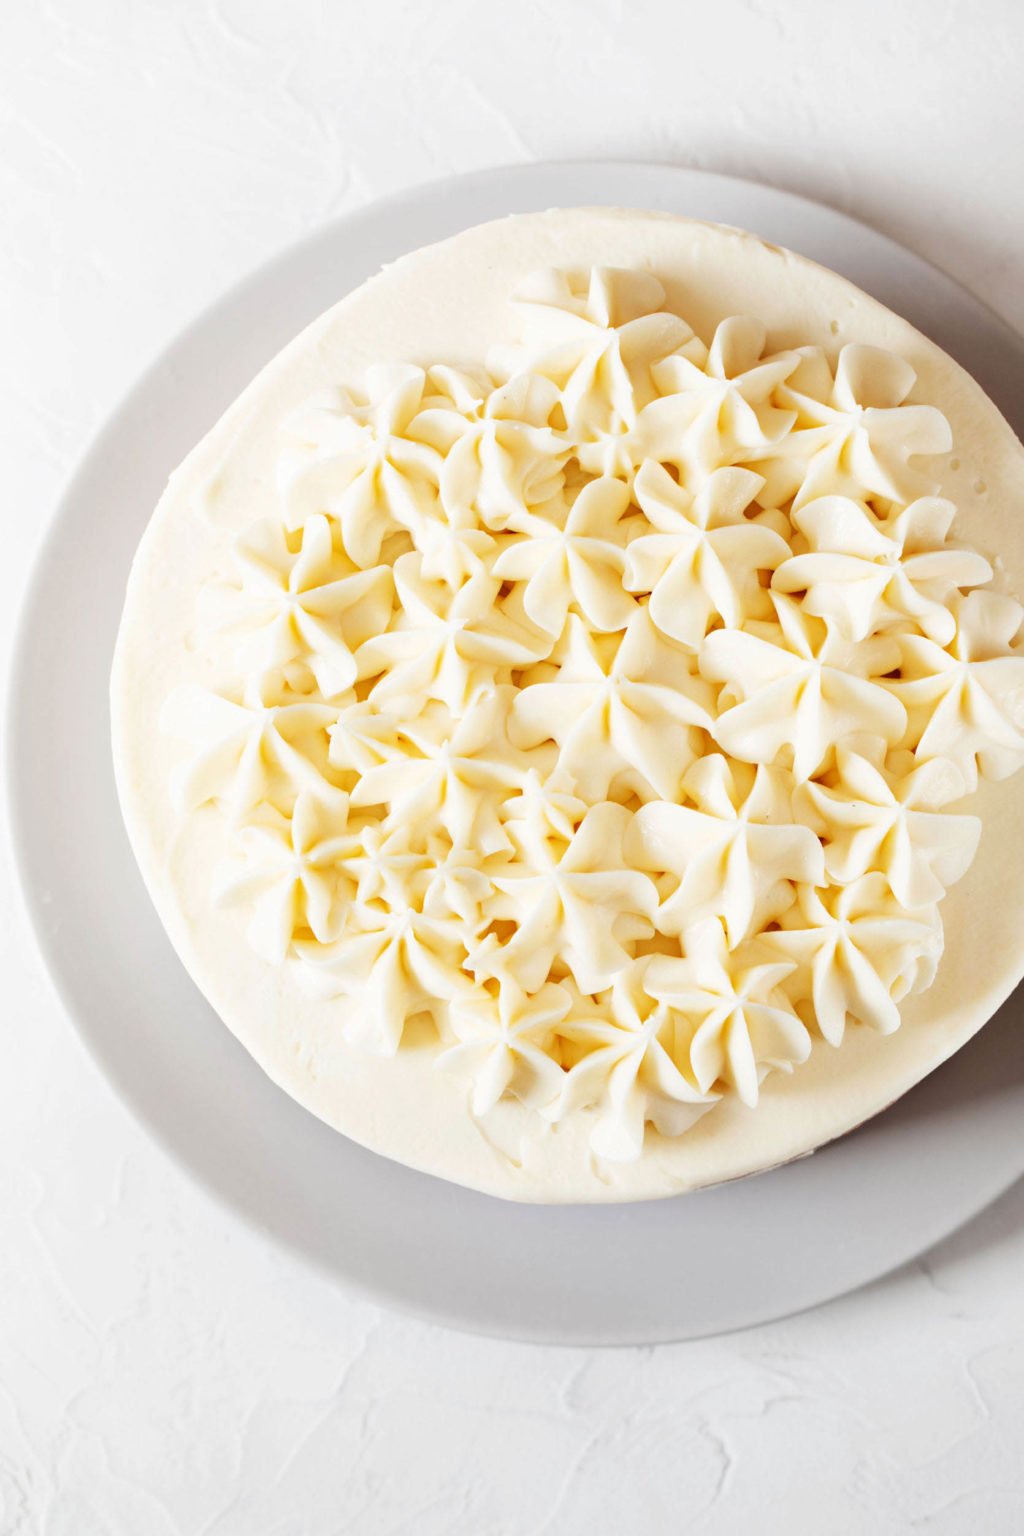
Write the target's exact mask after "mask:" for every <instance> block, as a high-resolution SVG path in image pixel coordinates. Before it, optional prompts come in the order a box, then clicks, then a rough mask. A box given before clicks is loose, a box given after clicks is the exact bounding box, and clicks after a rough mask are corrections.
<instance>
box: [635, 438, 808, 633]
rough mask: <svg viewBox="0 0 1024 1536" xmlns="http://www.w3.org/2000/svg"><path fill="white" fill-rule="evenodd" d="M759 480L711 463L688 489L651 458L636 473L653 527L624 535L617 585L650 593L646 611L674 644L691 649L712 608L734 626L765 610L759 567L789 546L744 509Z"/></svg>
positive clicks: (767, 614) (638, 495) (783, 555)
mask: <svg viewBox="0 0 1024 1536" xmlns="http://www.w3.org/2000/svg"><path fill="white" fill-rule="evenodd" d="M760 485H761V478H760V476H759V475H755V474H753V473H752V472H751V471H749V470H744V469H717V470H714V471H713V472H712V473H711V475H710V476H709V477H708V479H707V480H705V481H704V482H703V484H702V485H701V487H700V490H699V491H698V492H697V494H696V495H695V496H691V494H690V492H689V491H687V490H686V489H685V487H683V486H682V485H680V484H679V483H678V482H677V481H675V480H673V478H672V476H671V475H670V474H669V473H668V471H667V470H666V469H665V468H664V466H663V465H661V464H656V463H654V462H653V460H650V459H648V460H647V461H646V462H645V463H644V464H643V465H642V466H641V468H640V471H639V473H638V474H637V477H636V480H635V482H634V486H633V496H634V498H635V499H636V501H637V502H638V503H639V505H640V507H641V509H642V511H643V513H644V516H645V517H646V519H647V521H648V522H649V523H650V524H651V525H652V526H653V527H654V528H655V529H656V530H657V531H656V532H654V533H646V534H641V535H640V537H639V538H634V539H633V540H632V541H631V542H630V544H629V547H628V549H627V551H626V559H625V586H626V588H627V589H628V590H629V591H630V592H649V593H650V594H651V596H650V603H649V607H650V614H651V618H652V619H653V620H654V622H655V624H656V625H657V626H658V628H659V629H660V630H661V632H662V633H663V634H665V635H669V636H671V638H672V639H673V640H678V641H679V643H680V644H681V645H686V646H689V647H690V648H691V649H694V650H696V649H697V647H698V646H699V645H700V644H701V642H702V641H703V639H704V636H705V634H706V633H707V629H708V625H709V624H710V623H711V621H712V620H713V619H714V618H715V616H716V615H717V616H718V617H719V618H721V619H722V621H723V623H724V624H726V625H727V626H728V627H731V628H736V629H738V628H740V627H741V626H742V625H743V624H744V623H745V622H746V621H747V620H749V619H754V618H771V617H772V608H771V603H770V602H769V600H768V596H767V594H766V592H765V590H764V588H763V586H762V585H761V582H760V579H759V572H761V571H773V570H774V569H775V567H776V566H777V565H780V564H781V563H782V562H783V561H784V560H786V559H787V557H788V556H789V553H790V549H789V545H788V544H787V543H786V541H785V539H783V538H782V537H781V536H780V535H779V534H778V533H776V532H774V530H773V529H771V528H769V527H766V526H764V525H763V524H760V523H758V522H756V521H753V520H751V519H750V518H747V517H745V516H744V512H745V510H746V508H747V507H748V506H749V505H750V503H751V501H752V500H753V498H754V497H755V496H756V495H757V492H758V489H759V487H760Z"/></svg>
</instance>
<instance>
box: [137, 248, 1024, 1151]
mask: <svg viewBox="0 0 1024 1536" xmlns="http://www.w3.org/2000/svg"><path fill="white" fill-rule="evenodd" d="M510 302H511V303H512V305H513V307H514V313H515V315H516V323H517V326H518V340H517V342H516V344H515V345H514V346H511V347H505V348H503V349H501V350H500V351H495V352H493V353H491V354H490V355H489V356H487V357H486V358H481V359H479V360H478V361H477V362H476V363H475V364H472V365H467V364H466V363H465V361H463V363H462V364H461V365H460V366H459V367H453V366H450V365H449V363H448V362H447V361H446V360H445V359H443V358H439V359H427V360H424V366H415V365H413V364H409V363H401V364H393V363H391V364H385V365H382V366H376V367H371V368H370V369H368V371H367V373H366V376H365V378H363V379H361V380H358V381H352V380H345V381H339V383H338V387H337V388H336V389H334V390H331V391H328V392H325V393H321V394H319V395H317V396H316V397H315V398H313V399H311V400H308V401H306V402H305V403H304V404H303V405H301V406H300V407H299V408H298V409H297V410H294V411H292V412H291V414H290V415H289V416H288V417H287V418H286V419H285V420H283V421H282V422H281V423H280V432H279V440H278V444H277V448H278V455H277V479H276V497H277V512H276V514H275V515H273V516H271V517H269V518H268V517H263V518H261V519H260V520H259V521H254V522H253V523H252V524H251V525H250V526H248V527H246V528H244V529H243V531H242V532H241V534H240V535H239V536H238V537H237V539H236V540H235V543H234V546H233V548H232V550H231V553H230V559H229V560H228V561H227V562H226V564H225V568H224V570H223V571H221V572H220V573H219V574H218V576H217V579H216V580H211V581H210V582H209V583H208V584H207V585H206V587H205V589H204V590H203V591H202V593H201V594H200V613H199V616H198V617H199V623H198V625H197V635H198V641H197V643H198V644H199V645H201V646H202V647H203V648H204V651H205V653H206V659H207V660H208V661H209V663H210V665H209V667H208V668H206V675H207V676H209V677H216V678H218V679H219V680H220V681H219V682H218V684H217V685H216V686H211V687H206V688H198V687H190V688H187V689H181V690H178V691H177V692H175V693H174V694H172V695H171V696H170V697H169V698H168V699H167V700H166V702H165V705H164V712H163V723H164V725H165V727H166V729H167V731H168V732H169V733H170V734H171V735H172V736H174V737H175V738H176V739H177V741H178V747H177V749H176V754H175V762H174V768H173V774H172V778H171V784H170V792H171V793H172V794H173V796H174V798H175V803H176V805H177V808H178V811H179V813H180V815H181V816H182V817H191V816H197V815H202V816H204V817H206V818H207V819H208V824H211V825H214V824H215V825H216V826H217V827H218V828H219V834H218V835H219V837H220V839H221V842H222V843H223V848H224V856H223V858H222V859H220V861H219V862H218V863H217V867H216V869H215V871H214V874H213V880H212V889H211V892H210V896H211V900H212V901H213V902H215V903H216V904H218V905H219V906H221V907H223V908H224V909H225V911H226V912H228V913H230V914H237V921H238V923H239V925H240V931H241V932H243V933H244V934H245V935H246V937H247V939H248V941H249V942H250V943H251V945H252V946H253V948H254V949H255V951H256V952H257V953H258V954H259V955H260V956H261V957H262V958H263V959H264V960H265V961H266V963H267V964H268V965H272V966H284V967H287V968H289V970H290V971H292V972H294V973H295V975H296V977H297V978H299V979H300V980H301V981H302V983H303V985H306V986H308V987H310V988H311V989H313V991H314V993H315V994H316V995H317V996H318V997H320V998H323V999H326V1000H327V1002H328V1004H329V1006H331V1007H333V1008H334V1009H335V1010H336V1017H337V1028H338V1031H339V1033H340V1034H341V1035H343V1036H344V1038H345V1039H346V1041H347V1042H348V1043H349V1044H350V1045H351V1046H352V1047H353V1048H354V1049H358V1050H365V1051H371V1052H374V1053H376V1054H378V1055H382V1056H393V1055H394V1054H395V1053H396V1052H398V1051H401V1050H404V1049H405V1048H406V1047H407V1046H408V1045H409V1043H410V1042H413V1043H414V1045H415V1048H417V1049H420V1050H422V1049H424V1048H425V1047H424V1041H425V1039H426V1040H429V1041H431V1042H432V1043H431V1044H430V1045H429V1047H428V1048H429V1049H431V1050H432V1051H433V1052H434V1055H435V1057H436V1064H437V1066H438V1068H439V1069H441V1070H442V1071H446V1072H451V1073H454V1074H456V1076H457V1077H458V1078H459V1079H460V1080H463V1081H464V1082H465V1083H466V1095H467V1109H468V1112H469V1113H470V1114H471V1116H472V1117H473V1119H474V1121H475V1122H478V1123H479V1125H480V1126H481V1128H484V1127H486V1124H487V1122H488V1118H489V1117H490V1116H491V1115H493V1114H494V1113H495V1111H496V1107H497V1106H498V1105H499V1103H500V1102H501V1101H503V1100H507V1099H514V1100H518V1101H519V1102H520V1103H521V1104H522V1105H523V1106H524V1113H525V1112H526V1111H529V1112H530V1113H532V1114H534V1115H535V1116H536V1117H537V1124H538V1125H540V1126H557V1125H558V1124H559V1122H562V1121H565V1120H566V1119H567V1118H570V1117H572V1118H574V1119H575V1118H582V1119H583V1121H584V1123H585V1124H586V1125H587V1126H588V1127H589V1129H590V1145H591V1147H592V1150H593V1154H594V1156H595V1157H598V1158H602V1159H623V1158H634V1157H637V1156H639V1155H640V1154H641V1153H642V1151H643V1148H644V1145H645V1139H646V1138H648V1137H650V1136H659V1135H660V1136H678V1135H681V1134H683V1133H684V1132H685V1131H686V1130H687V1129H688V1128H689V1127H690V1126H692V1125H693V1124H694V1122H695V1120H697V1119H698V1118H699V1117H701V1116H703V1115H705V1114H709V1113H713V1112H714V1108H715V1106H716V1104H718V1103H719V1102H721V1101H722V1100H727V1099H730V1098H732V1099H735V1100H737V1101H739V1102H740V1103H742V1104H743V1105H746V1106H748V1107H750V1108H753V1107H755V1106H756V1105H757V1103H758V1101H759V1098H760V1095H761V1093H762V1091H763V1085H764V1083H765V1080H766V1079H768V1078H770V1076H771V1074H773V1073H777V1072H793V1071H798V1070H799V1067H800V1064H801V1063H802V1062H803V1061H805V1060H806V1058H807V1056H808V1055H809V1053H810V1052H811V1050H812V1048H813V1047H814V1044H815V1042H816V1041H823V1042H825V1043H826V1044H827V1045H828V1046H831V1047H836V1048H838V1047H840V1046H841V1044H842V1041H843V1039H844V1037H845V1035H846V1032H847V1031H848V1030H850V1029H862V1028H865V1027H867V1028H872V1029H875V1030H877V1031H880V1032H882V1033H888V1032H891V1031H892V1030H894V1029H896V1028H897V1027H898V1026H899V1023H900V1002H901V1000H902V999H903V998H904V997H906V996H907V995H908V994H909V993H910V992H912V991H915V990H919V989H921V988H923V987H926V986H927V985H928V984H929V983H930V981H931V980H932V978H933V976H934V974H935V970H936V967H937V965H938V964H939V961H940V958H941V953H942V924H941V919H940V903H941V901H942V898H943V896H944V894H945V892H946V890H947V889H948V887H949V886H950V885H951V884H952V883H953V882H955V881H956V880H958V879H960V878H961V877H962V876H963V875H964V873H965V871H966V870H967V868H968V866H969V864H970V861H971V859H972V857H973V855H974V851H975V848H976V846H977V843H978V837H979V833H980V823H979V821H978V820H977V818H975V817H974V816H971V815H969V814H966V813H964V811H963V810H962V809H961V808H960V805H959V802H961V801H962V800H963V798H964V797H965V796H967V795H969V794H970V793H971V791H972V790H974V789H975V788H976V787H977V784H978V780H979V777H981V776H985V775H990V776H993V777H1002V776H1004V775H1006V774H1008V773H1010V772H1012V771H1013V770H1014V769H1016V768H1017V767H1018V766H1020V764H1021V763H1022V762H1024V652H1022V650H1021V644H1020V630H1021V619H1022V614H1024V610H1022V609H1021V607H1020V605H1019V604H1018V603H1017V601H1016V600H1015V599H1014V598H1013V597H1012V596H1010V595H1009V594H1008V593H1007V592H1006V591H1004V590H1000V589H998V588H997V585H996V577H995V575H994V571H993V566H992V564H991V563H990V562H989V560H988V559H987V558H986V557H985V556H984V554H982V553H981V552H979V551H976V550H973V549H971V548H969V547H968V546H967V545H966V544H964V543H963V542H962V540H960V539H958V538H954V537H953V536H952V530H953V524H954V517H955V514H956V507H955V506H954V504H953V503H952V502H950V501H948V500H946V499H943V498H941V497H940V496H938V494H937V476H936V474H935V473H934V459H935V456H936V455H939V454H944V453H946V452H948V451H949V449H950V447H951V434H950V429H949V426H948V424H947V422H946V421H945V419H944V417H943V416H942V415H941V413H940V412H939V411H938V410H937V409H936V408H935V407H934V406H933V405H932V404H931V403H929V402H928V401H927V400H925V399H922V398H919V395H918V389H917V381H916V379H915V375H914V371H913V369H912V368H911V366H910V364H909V363H908V362H907V361H906V360H905V359H904V358H902V357H899V356H896V355H893V354H891V353H888V352H885V351H882V350H880V349H879V348H877V347H869V346H863V345H860V344H857V343H851V344H848V345H846V346H844V347H842V348H841V349H839V350H838V352H837V353H836V355H834V356H832V355H829V354H828V353H827V352H826V351H825V350H824V349H822V348H821V347H818V346H797V347H788V348H782V349H780V348H778V347H776V346H774V345H773V343H772V339H771V337H770V336H769V335H768V334H767V333H766V330H765V327H764V326H763V325H762V324H761V323H760V321H759V320H758V319H757V318H756V317H750V316H733V317H730V318H728V319H726V320H724V321H723V322H722V323H721V324H720V325H719V326H718V327H717V329H715V330H714V332H713V333H712V334H709V335H706V336H698V335H697V334H696V333H695V332H694V330H693V328H692V327H691V326H690V325H689V324H688V323H687V322H686V320H685V319H684V318H682V316H681V315H679V314H677V313H675V312H674V311H673V310H672V309H671V308H670V307H668V305H667V302H666V294H665V289H664V286H663V285H662V283H661V282H660V281H659V279H658V277H657V276H656V275H654V274H652V273H650V272H646V271H632V270H630V271H624V270H617V269H612V268H594V269H593V270H591V271H588V272H576V271H558V270H554V271H544V272H540V273H538V274H536V275H535V276H534V277H533V278H532V279H530V280H529V281H528V282H526V283H524V284H523V285H522V286H521V288H520V289H519V290H518V292H517V293H515V294H514V295H510Z"/></svg>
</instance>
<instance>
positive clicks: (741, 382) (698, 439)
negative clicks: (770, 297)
mask: <svg viewBox="0 0 1024 1536" xmlns="http://www.w3.org/2000/svg"><path fill="white" fill-rule="evenodd" d="M765 342H766V332H765V328H764V326H763V325H762V324H761V322H760V321H759V320H755V319H753V318H751V317H749V316H742V315H734V316H732V317H731V318H730V319H728V320H723V321H722V322H721V324H720V325H719V326H718V328H717V330H716V331H715V335H714V339H713V341H712V344H711V348H710V351H709V352H708V354H707V356H706V359H700V358H693V357H690V356H688V355H686V354H685V353H681V352H680V353H677V354H676V355H674V356H672V357H667V358H665V359H664V360H663V361H661V362H659V363H657V364H656V366H655V367H654V369H653V370H652V372H653V377H654V381H655V384H656V386H657V389H658V393H659V396H660V398H659V399H658V400H657V401H656V402H655V403H653V404H652V405H650V406H649V407H648V409H647V410H646V411H645V413H644V419H643V427H644V432H645V433H646V434H647V435H648V436H649V438H650V440H651V442H652V445H655V444H660V451H658V450H657V449H655V451H653V452H652V454H651V457H652V458H659V459H662V460H663V461H665V462H668V463H672V464H674V465H675V466H676V467H677V468H678V469H679V470H680V471H681V472H682V474H683V478H684V480H685V481H686V482H687V483H689V484H699V483H700V481H701V480H702V479H703V478H704V477H705V476H706V475H709V474H711V473H712V471H713V470H716V469H718V468H720V467H722V466H723V465H729V464H735V463H736V462H737V461H738V460H740V459H747V458H752V457H756V455H757V454H758V453H767V452H769V451H771V450H772V449H774V448H775V447H776V446H777V445H778V444H779V443H780V442H781V441H782V440H783V439H784V438H785V436H786V434H787V433H788V432H789V430H790V427H791V426H792V424H793V421H794V419H795V418H794V413H793V412H792V411H791V410H779V409H778V408H777V407H776V406H775V405H774V404H773V403H772V402H773V394H774V391H775V390H777V389H778V387H779V385H780V384H781V383H782V381H783V380H784V379H786V378H787V377H788V376H789V374H791V373H792V372H793V369H794V368H795V367H796V366H797V363H798V361H799V358H798V356H797V354H796V353H795V352H779V353H775V354H773V355H772V356H769V357H765V356H764V355H763V354H764V348H765Z"/></svg>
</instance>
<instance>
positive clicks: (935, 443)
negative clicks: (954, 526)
mask: <svg viewBox="0 0 1024 1536" xmlns="http://www.w3.org/2000/svg"><path fill="white" fill-rule="evenodd" d="M799 355H800V363H799V367H798V368H797V369H796V370H795V371H794V372H793V373H792V374H791V375H790V377H789V378H788V379H787V380H786V382H785V383H784V384H783V385H781V386H780V387H779V389H778V390H777V392H776V395H775V399H776V401H777V402H778V404H779V405H781V406H785V407H786V408H788V409H790V410H792V411H795V412H796V425H795V426H794V428H793V430H792V432H790V433H789V435H788V436H787V437H786V438H785V439H784V441H783V442H782V443H781V446H780V449H779V451H778V452H776V453H772V452H771V451H760V452H758V453H756V454H751V455H750V457H751V458H752V459H756V461H757V468H758V469H759V470H760V471H761V473H762V474H764V475H765V477H766V480H767V487H766V491H765V493H764V494H765V498H766V504H768V505H771V506H780V505H781V504H782V503H783V502H786V501H788V500H790V498H793V506H794V509H795V510H797V511H799V509H800V508H801V507H803V506H805V505H806V504H807V503H808V502H809V501H814V500H815V499H816V498H817V497H819V496H850V497H853V498H854V499H864V498H867V497H881V498H882V499H883V500H884V501H892V502H898V503H899V504H901V505H905V504H906V503H908V502H911V501H914V500H915V499H916V498H917V497H919V496H926V495H931V494H933V493H934V491H935V489H936V487H935V485H934V484H933V483H932V482H931V481H930V480H929V479H928V478H927V477H926V476H925V475H924V474H922V473H921V471H920V470H919V469H918V468H917V467H916V466H915V465H913V464H912V463H911V460H912V459H916V458H918V457H927V456H928V455H934V454H940V453H948V452H949V450H950V448H951V447H952V434H951V433H950V429H949V423H948V422H947V420H946V418H945V417H944V416H943V414H942V412H941V411H939V410H937V409H936V407H935V406H933V405H912V404H910V403H909V401H908V399H907V397H908V396H909V394H910V392H911V390H912V389H913V387H914V383H915V381H916V378H917V375H916V374H915V372H914V369H913V368H912V367H911V365H910V364H909V363H908V362H907V361H906V359H905V358H902V357H898V356H896V354H895V353H893V352H886V351H884V350H883V349H882V348H881V347H872V346H865V345H864V344H862V343H860V342H854V343H850V344H849V345H847V346H845V347H843V349H842V350H841V352H840V353H839V358H838V361H837V363H836V370H835V376H834V377H833V374H832V370H831V368H830V367H829V362H828V358H827V357H826V355H825V353H824V352H823V351H822V349H821V348H820V347H801V348H800V349H799Z"/></svg>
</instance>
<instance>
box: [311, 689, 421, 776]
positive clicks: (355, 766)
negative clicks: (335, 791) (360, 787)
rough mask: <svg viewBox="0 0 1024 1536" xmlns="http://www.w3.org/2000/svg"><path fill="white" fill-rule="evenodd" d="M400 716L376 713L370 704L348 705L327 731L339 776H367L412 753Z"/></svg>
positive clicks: (333, 765)
mask: <svg viewBox="0 0 1024 1536" xmlns="http://www.w3.org/2000/svg"><path fill="white" fill-rule="evenodd" d="M402 725H403V720H402V717H401V716H400V715H397V714H390V713H388V712H387V711H386V710H379V709H375V708H374V706H373V705H372V704H370V703H368V702H367V701H365V700H364V701H363V702H362V703H359V702H357V701H356V702H350V703H347V704H345V705H344V706H343V707H342V708H341V709H340V710H339V711H338V714H337V719H336V720H335V722H334V724H333V725H331V726H329V727H328V730H327V734H328V736H329V737H330V748H329V756H330V761H331V765H332V767H334V768H336V769H337V770H338V771H339V773H356V774H363V773H368V772H369V770H370V769H371V768H379V767H380V765H381V764H382V763H389V762H391V761H392V760H393V759H394V758H396V757H403V756H404V755H405V754H406V753H407V752H408V750H409V746H408V743H407V742H406V741H405V739H404V738H403V736H402Z"/></svg>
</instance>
